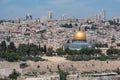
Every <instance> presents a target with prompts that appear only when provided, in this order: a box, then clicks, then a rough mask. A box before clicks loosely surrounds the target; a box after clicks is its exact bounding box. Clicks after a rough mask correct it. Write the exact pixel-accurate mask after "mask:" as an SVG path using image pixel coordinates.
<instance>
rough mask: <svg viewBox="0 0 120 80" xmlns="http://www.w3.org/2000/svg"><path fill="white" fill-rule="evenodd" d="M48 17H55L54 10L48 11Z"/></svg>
mask: <svg viewBox="0 0 120 80" xmlns="http://www.w3.org/2000/svg"><path fill="white" fill-rule="evenodd" d="M48 19H49V20H51V19H53V13H52V11H48Z"/></svg>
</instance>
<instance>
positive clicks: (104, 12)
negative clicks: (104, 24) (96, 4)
mask: <svg viewBox="0 0 120 80" xmlns="http://www.w3.org/2000/svg"><path fill="white" fill-rule="evenodd" d="M101 17H102V20H103V21H104V20H105V18H106V11H105V10H102V11H101Z"/></svg>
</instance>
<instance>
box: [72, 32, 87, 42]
mask: <svg viewBox="0 0 120 80" xmlns="http://www.w3.org/2000/svg"><path fill="white" fill-rule="evenodd" d="M74 39H75V40H86V34H85V32H82V31H78V32H76V33H75V34H74Z"/></svg>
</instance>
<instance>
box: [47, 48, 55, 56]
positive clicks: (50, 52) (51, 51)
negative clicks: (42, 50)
mask: <svg viewBox="0 0 120 80" xmlns="http://www.w3.org/2000/svg"><path fill="white" fill-rule="evenodd" d="M53 52H54V51H53V49H52V48H48V51H47V53H46V55H47V56H52V55H53Z"/></svg>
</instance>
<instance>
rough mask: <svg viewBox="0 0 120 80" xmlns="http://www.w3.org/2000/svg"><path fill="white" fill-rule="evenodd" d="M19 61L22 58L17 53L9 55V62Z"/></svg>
mask: <svg viewBox="0 0 120 80" xmlns="http://www.w3.org/2000/svg"><path fill="white" fill-rule="evenodd" d="M19 59H20V56H19V55H18V54H17V53H15V52H10V53H7V60H8V61H10V62H13V61H18V60H19Z"/></svg>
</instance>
